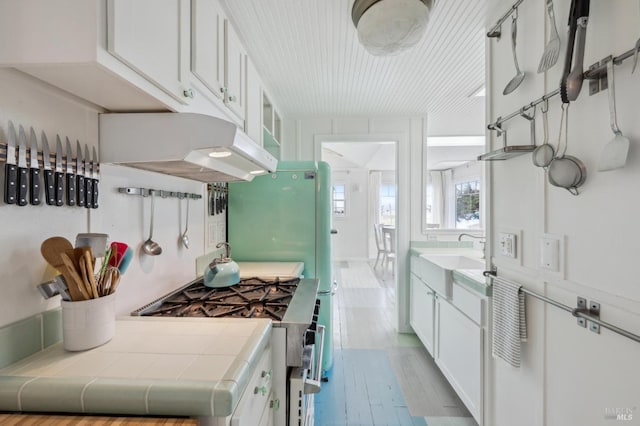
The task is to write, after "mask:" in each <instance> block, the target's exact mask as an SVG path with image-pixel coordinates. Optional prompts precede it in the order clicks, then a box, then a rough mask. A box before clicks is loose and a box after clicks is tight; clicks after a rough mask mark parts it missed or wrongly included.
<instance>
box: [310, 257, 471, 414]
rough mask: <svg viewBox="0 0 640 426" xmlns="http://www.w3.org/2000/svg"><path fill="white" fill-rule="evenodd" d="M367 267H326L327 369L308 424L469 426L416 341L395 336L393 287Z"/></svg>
mask: <svg viewBox="0 0 640 426" xmlns="http://www.w3.org/2000/svg"><path fill="white" fill-rule="evenodd" d="M372 265H373V263H367V262H337V263H336V264H335V265H334V275H335V279H336V281H337V282H338V286H339V287H338V291H337V293H336V295H335V299H334V366H333V369H332V371H331V373H330V375H329V382H328V383H325V384H324V385H323V389H322V391H321V392H320V394H318V395H316V404H315V409H316V424H317V425H318V426H325V425H326V426H330V425H345V426H347V425H349V426H351V425H367V426H369V425H402V426H404V425H408V426H414V425H415V426H417V425H425V424H426V425H428V426H477V424H476V423H475V421H474V420H473V418H472V417H471V414H470V413H469V412H468V411H467V409H466V407H465V406H464V404H463V403H462V401H461V400H460V399H459V398H458V396H457V395H456V393H455V392H454V390H453V389H452V388H451V386H450V385H449V383H448V382H447V380H446V379H445V378H444V376H443V375H442V373H441V372H440V370H439V369H438V367H437V366H436V365H435V363H434V361H433V358H431V356H430V355H429V353H428V352H427V351H426V349H425V348H424V347H423V346H422V343H421V342H420V341H419V340H418V338H417V337H416V336H415V335H414V334H399V333H397V332H396V331H395V318H396V313H395V282H394V280H393V277H392V276H391V273H390V272H389V271H381V268H380V266H378V268H376V270H373V268H372Z"/></svg>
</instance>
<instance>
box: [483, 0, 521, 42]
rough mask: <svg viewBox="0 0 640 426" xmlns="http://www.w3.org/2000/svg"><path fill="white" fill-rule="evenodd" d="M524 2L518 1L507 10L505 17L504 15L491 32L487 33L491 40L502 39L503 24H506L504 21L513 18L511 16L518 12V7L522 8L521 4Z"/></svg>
mask: <svg viewBox="0 0 640 426" xmlns="http://www.w3.org/2000/svg"><path fill="white" fill-rule="evenodd" d="M523 1H524V0H518V1H516V2H515V3H514V4H513V6H511V7H510V8H509V10H507V11H506V12H505V13H504V15H502V17H501V18H500V19H498V22H496V24H495V25H494V26H493V27H491V29H490V30H489V32H488V33H487V37H489V38H500V36H501V35H502V24H503V23H504V21H506V20H507V18H508V17H509V16H511V14H513V12H515V11H516V9H517V8H518V6H520V4H521V3H522V2H523Z"/></svg>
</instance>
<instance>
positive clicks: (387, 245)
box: [382, 226, 396, 274]
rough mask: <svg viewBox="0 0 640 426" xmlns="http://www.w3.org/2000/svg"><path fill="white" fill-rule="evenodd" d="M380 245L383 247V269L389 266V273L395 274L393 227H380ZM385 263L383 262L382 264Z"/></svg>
mask: <svg viewBox="0 0 640 426" xmlns="http://www.w3.org/2000/svg"><path fill="white" fill-rule="evenodd" d="M382 243H383V247H384V252H385V254H384V259H385V260H386V265H384V269H385V270H386V269H388V268H389V264H391V273H392V274H395V271H396V229H395V228H394V227H389V226H383V227H382ZM384 263H385V262H384V261H383V264H384Z"/></svg>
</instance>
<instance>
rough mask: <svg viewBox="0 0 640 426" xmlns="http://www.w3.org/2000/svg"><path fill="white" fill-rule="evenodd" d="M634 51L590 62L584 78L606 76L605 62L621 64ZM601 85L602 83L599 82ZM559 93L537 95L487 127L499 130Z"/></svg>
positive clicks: (630, 50) (598, 78) (590, 78)
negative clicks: (536, 97) (504, 124)
mask: <svg viewBox="0 0 640 426" xmlns="http://www.w3.org/2000/svg"><path fill="white" fill-rule="evenodd" d="M635 51H636V48H635V47H634V48H632V49H629V50H627V51H626V52H624V53H622V54H620V55H618V56H615V57H611V56H607V57H606V58H604V59H603V60H601V61H600V62H596V63H594V64H592V65H591V66H590V67H589V70H588V71H586V72H585V73H584V74H583V76H584V79H585V80H600V79H604V78H605V77H606V76H607V62H609V61H611V60H613V64H614V65H621V64H622V63H623V62H624V61H625V60H626V59H629V58H631V57H632V56H633V55H634V53H635ZM601 85H602V83H601ZM601 88H602V90H604V89H606V86H604V87H601ZM559 93H560V89H556V90H554V91H553V92H550V93H547V94H545V95H543V96H541V97H539V98H538V99H536V100H535V101H532V102H530V103H528V104H526V105H524V106H522V107H521V108H520V109H518V110H517V111H514V112H512V113H511V114H509V115H506V116H504V117H498V119H497V120H496V121H495V122H493V123H490V124H489V125H488V126H487V128H488V129H489V130H500V129H499V128H500V125H501V124H502V123H504V122H505V121H508V120H511V119H512V118H514V117H518V116H520V115H521V114H522V113H524V112H525V111H527V110H529V109H531V108H533V107H535V106H536V105H538V104H541V103H542V102H545V101H547V100H549V99H551V98H552V97H554V96H556V95H558V94H559ZM594 93H597V90H596V91H595V92H591V94H594Z"/></svg>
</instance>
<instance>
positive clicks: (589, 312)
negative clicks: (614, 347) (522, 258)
mask: <svg viewBox="0 0 640 426" xmlns="http://www.w3.org/2000/svg"><path fill="white" fill-rule="evenodd" d="M483 275H484V276H485V277H489V278H492V279H493V278H497V276H498V274H497V272H496V271H484V272H483ZM502 279H503V280H505V279H504V278H502ZM506 281H509V282H511V283H513V281H511V280H506ZM514 284H517V283H514ZM518 285H519V284H518ZM520 292H521V293H524V294H527V295H529V296H532V297H535V298H536V299H538V300H542V301H543V302H545V303H549V304H550V305H553V306H555V307H557V308H560V309H562V310H564V311H567V312H570V313H571V315H573V316H574V317H576V318H578V325H580V326H582V327H586V326H587V322H591V325H590V327H589V329H590V330H591V331H593V332H594V333H598V334H599V333H600V327H603V328H606V329H607V330H611V331H613V332H614V333H617V334H619V335H621V336H624V337H626V338H628V339H631V340H633V341H635V342H638V343H640V336H638V335H637V334H634V333H632V332H630V331H627V330H624V329H622V328H620V327H617V326H615V325H613V324H609V323H608V322H606V321H602V320H601V319H600V304H599V303H597V302H590V303H589V306H587V303H586V299H584V298H581V297H580V298H578V307H577V308H572V307H571V306H567V305H565V304H563V303H560V302H558V301H556V300H553V299H550V298H548V297H546V296H543V295H541V294H538V293H536V292H533V291H531V290H527V289H526V288H524V287H520Z"/></svg>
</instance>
